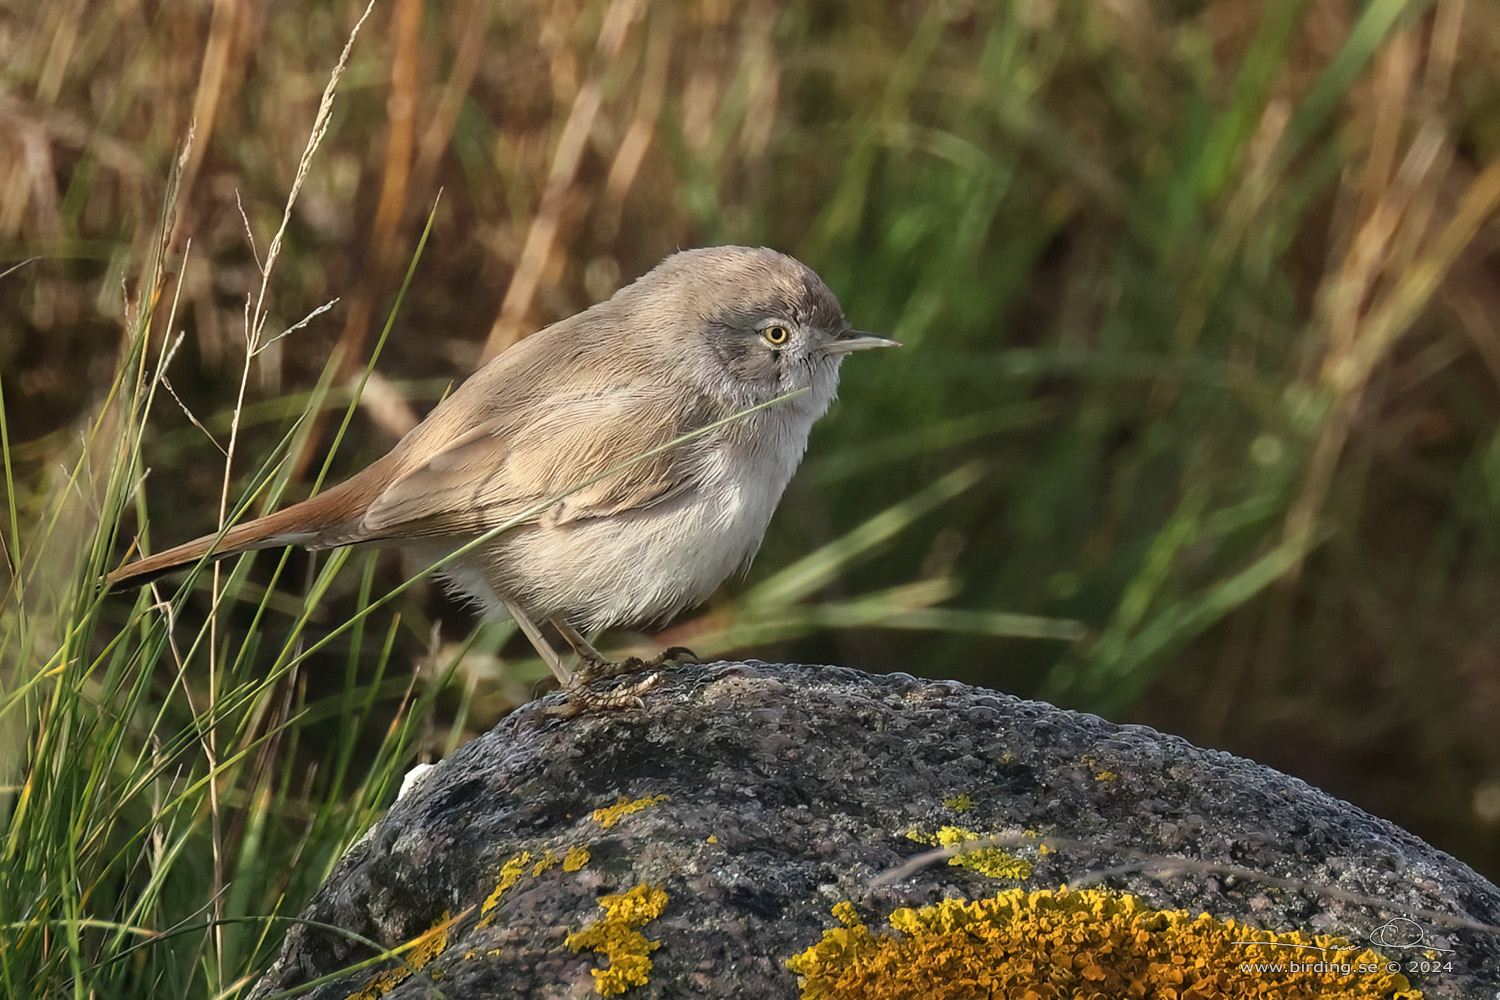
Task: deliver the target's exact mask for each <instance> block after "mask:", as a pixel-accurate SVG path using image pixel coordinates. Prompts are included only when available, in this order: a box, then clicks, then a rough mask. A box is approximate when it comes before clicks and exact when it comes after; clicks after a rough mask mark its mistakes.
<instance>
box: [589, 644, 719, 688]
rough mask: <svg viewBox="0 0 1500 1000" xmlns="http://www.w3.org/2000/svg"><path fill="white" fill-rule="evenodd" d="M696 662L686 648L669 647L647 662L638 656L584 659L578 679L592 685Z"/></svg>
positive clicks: (692, 654) (690, 651)
mask: <svg viewBox="0 0 1500 1000" xmlns="http://www.w3.org/2000/svg"><path fill="white" fill-rule="evenodd" d="M697 662H698V657H697V655H696V654H695V653H694V652H693V651H692V650H691V649H688V648H687V647H686V646H669V647H668V648H666V649H664V650H662V652H661V655H660V656H653V657H652V658H651V659H649V660H643V659H641V658H640V657H639V656H627V657H626V658H625V659H623V660H618V661H615V662H611V661H609V660H605V659H597V660H595V659H585V660H584V661H583V664H582V666H580V667H579V668H578V678H579V680H581V681H582V682H583V683H584V684H592V683H593V682H594V681H607V680H611V679H613V678H615V677H629V676H630V675H631V674H639V673H644V672H645V671H647V670H658V669H660V668H661V667H664V666H666V665H668V664H671V663H697Z"/></svg>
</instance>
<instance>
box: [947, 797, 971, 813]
mask: <svg viewBox="0 0 1500 1000" xmlns="http://www.w3.org/2000/svg"><path fill="white" fill-rule="evenodd" d="M943 805H945V806H947V807H948V808H949V809H952V810H953V811H954V812H968V811H969V810H970V809H973V808H974V800H973V799H971V798H969V796H967V795H955V796H953V798H951V799H944V800H943Z"/></svg>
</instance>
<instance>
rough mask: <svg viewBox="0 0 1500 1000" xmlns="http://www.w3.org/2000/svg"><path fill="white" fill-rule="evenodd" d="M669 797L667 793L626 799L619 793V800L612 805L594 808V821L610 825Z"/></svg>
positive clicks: (602, 824)
mask: <svg viewBox="0 0 1500 1000" xmlns="http://www.w3.org/2000/svg"><path fill="white" fill-rule="evenodd" d="M669 798H671V796H669V795H647V796H645V797H644V798H639V799H627V798H626V797H625V796H623V795H621V796H620V798H619V801H617V802H616V803H615V804H614V805H612V806H605V807H604V808H603V809H595V810H594V822H595V823H598V824H599V825H600V826H603V827H611V826H614V825H615V824H616V823H618V822H620V820H622V819H624V818H625V817H626V816H629V815H630V814H631V813H638V812H640V811H641V810H642V809H645V808H647V807H649V806H654V805H656V804H657V803H658V802H665V801H667V799H669Z"/></svg>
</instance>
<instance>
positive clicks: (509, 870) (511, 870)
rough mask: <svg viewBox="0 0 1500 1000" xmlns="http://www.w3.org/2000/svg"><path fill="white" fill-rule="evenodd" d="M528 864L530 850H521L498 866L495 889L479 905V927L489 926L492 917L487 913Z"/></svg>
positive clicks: (529, 862) (519, 878) (496, 904)
mask: <svg viewBox="0 0 1500 1000" xmlns="http://www.w3.org/2000/svg"><path fill="white" fill-rule="evenodd" d="M529 864H531V852H530V851H522V852H521V853H520V854H516V855H513V856H512V857H511V859H510V860H509V861H507V862H505V864H503V865H501V866H500V878H499V880H498V881H496V882H495V890H494V891H493V892H491V893H490V894H489V896H488V897H486V899H485V901H484V902H483V903H482V904H481V905H480V907H479V913H480V916H481V919H480V921H479V926H480V927H488V926H489V924H490V921H491V919H493V918H492V917H490V915H489V914H490V911H491V910H493V909H494V908H495V907H496V906H498V905H499V903H500V897H501V896H503V895H505V893H506V892H507V891H508V890H509V889H510V888H511V887H512V886H514V885H515V884H516V883H517V882H519V881H521V876H522V875H524V874H526V866H527V865H529Z"/></svg>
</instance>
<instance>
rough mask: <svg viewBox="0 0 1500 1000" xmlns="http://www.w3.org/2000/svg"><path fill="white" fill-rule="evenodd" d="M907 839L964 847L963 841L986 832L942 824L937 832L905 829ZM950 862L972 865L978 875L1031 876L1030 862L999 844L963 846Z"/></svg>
mask: <svg viewBox="0 0 1500 1000" xmlns="http://www.w3.org/2000/svg"><path fill="white" fill-rule="evenodd" d="M906 836H907V839H909V840H915V841H916V842H917V843H919V844H932V845H933V846H935V847H956V848H960V849H962V848H963V845H964V844H966V843H968V842H969V841H971V840H985V839H986V836H985V834H982V833H976V832H975V831H973V830H966V829H964V828H963V827H961V826H945V827H942V828H940V829H939V830H938V831H937V832H936V833H923V832H922V831H920V830H909V831H907V834H906ZM948 863H949V864H950V865H957V866H958V867H960V868H972V869H974V870H975V871H977V872H979V873H980V874H981V875H988V876H990V877H991V878H1013V879H1027V878H1031V862H1030V861H1027V860H1026V859H1025V858H1018V857H1016V856H1015V855H1014V854H1008V853H1006V852H1005V851H1002V850H1001V849H1000V848H998V847H975V848H972V849H963V850H962V853H960V854H956V855H954V856H953V857H951V858H949V859H948Z"/></svg>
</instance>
